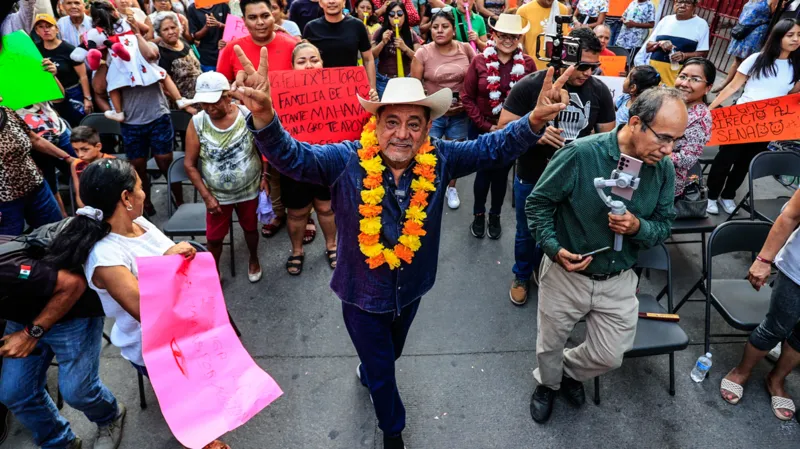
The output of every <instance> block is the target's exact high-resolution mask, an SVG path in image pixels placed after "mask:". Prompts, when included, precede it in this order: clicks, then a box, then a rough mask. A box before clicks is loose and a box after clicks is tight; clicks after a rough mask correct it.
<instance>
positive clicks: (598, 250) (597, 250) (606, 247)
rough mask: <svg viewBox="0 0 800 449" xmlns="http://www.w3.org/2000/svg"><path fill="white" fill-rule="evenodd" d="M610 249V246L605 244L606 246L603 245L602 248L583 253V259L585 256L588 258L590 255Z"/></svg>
mask: <svg viewBox="0 0 800 449" xmlns="http://www.w3.org/2000/svg"><path fill="white" fill-rule="evenodd" d="M610 249H611V247H610V246H604V247H602V248H600V249H596V250H594V251H592V252H590V253H586V254H581V259H585V258H587V257H589V256H594V255H595V254H598V253H602V252H603V251H608V250H610Z"/></svg>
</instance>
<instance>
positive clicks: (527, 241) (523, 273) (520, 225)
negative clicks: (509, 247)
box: [513, 176, 543, 282]
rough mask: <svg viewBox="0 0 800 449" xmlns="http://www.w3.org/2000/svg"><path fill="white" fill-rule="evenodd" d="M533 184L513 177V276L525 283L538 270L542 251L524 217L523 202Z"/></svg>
mask: <svg viewBox="0 0 800 449" xmlns="http://www.w3.org/2000/svg"><path fill="white" fill-rule="evenodd" d="M534 186H535V184H530V183H527V182H525V181H522V180H521V179H519V178H518V177H516V176H515V177H514V201H515V203H516V209H515V211H516V213H517V233H516V235H515V236H514V261H515V262H514V268H513V271H514V274H515V275H516V276H517V279H519V280H520V281H524V282H527V281H528V280H529V279H530V278H531V275H532V274H533V270H538V269H539V264H540V263H541V262H542V255H543V253H542V250H541V248H540V247H539V245H538V244H537V243H536V240H535V239H534V237H533V235H531V231H530V229H528V217H527V216H526V215H525V201H526V200H527V199H528V195H530V194H531V192H532V191H533V187H534Z"/></svg>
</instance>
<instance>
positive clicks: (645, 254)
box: [594, 244, 689, 404]
mask: <svg viewBox="0 0 800 449" xmlns="http://www.w3.org/2000/svg"><path fill="white" fill-rule="evenodd" d="M636 268H640V269H649V270H658V271H664V272H666V274H667V285H666V289H667V307H666V309H665V308H664V306H662V305H661V304H660V303H659V302H658V299H657V297H656V296H653V295H650V294H639V295H636V297H637V298H638V299H639V312H648V313H673V308H672V264H671V262H670V257H669V251H668V250H667V247H666V246H665V245H664V244H660V245H658V246H654V247H652V248H650V249H647V250H644V251H640V252H639V258H638V260H637V261H636ZM688 346H689V337H688V336H687V335H686V332H684V331H683V329H682V328H681V326H680V325H679V324H678V323H675V322H668V321H658V320H651V319H645V318H640V319H639V322H638V324H637V325H636V337H635V338H634V340H633V347H632V348H631V349H630V350H629V351H628V352H626V353H625V358H634V357H649V356H653V355H664V354H669V394H670V396H675V351H682V350H684V349H686V348H687V347H688ZM594 403H595V404H599V403H600V376H597V377H595V378H594Z"/></svg>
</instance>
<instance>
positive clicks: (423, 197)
mask: <svg viewBox="0 0 800 449" xmlns="http://www.w3.org/2000/svg"><path fill="white" fill-rule="evenodd" d="M410 204H411V206H419V208H420V209H425V207H427V206H428V192H426V191H424V190H417V191H416V192H414V194H413V195H411V203H410Z"/></svg>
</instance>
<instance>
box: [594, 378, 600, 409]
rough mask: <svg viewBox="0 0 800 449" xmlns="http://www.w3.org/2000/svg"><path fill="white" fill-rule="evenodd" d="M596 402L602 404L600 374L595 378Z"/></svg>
mask: <svg viewBox="0 0 800 449" xmlns="http://www.w3.org/2000/svg"><path fill="white" fill-rule="evenodd" d="M594 403H595V405H600V376H597V377H595V378H594Z"/></svg>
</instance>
